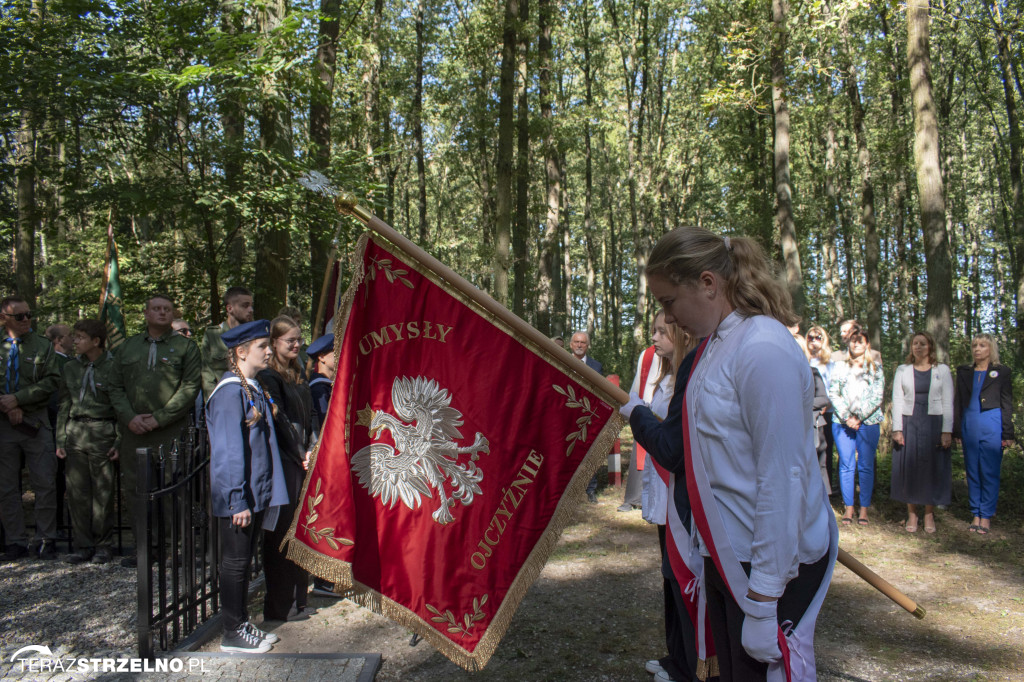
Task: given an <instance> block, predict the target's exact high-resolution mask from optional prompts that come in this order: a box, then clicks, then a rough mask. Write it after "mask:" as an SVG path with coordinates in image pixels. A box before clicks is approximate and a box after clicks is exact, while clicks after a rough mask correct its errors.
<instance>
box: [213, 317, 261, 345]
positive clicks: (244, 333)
mask: <svg viewBox="0 0 1024 682" xmlns="http://www.w3.org/2000/svg"><path fill="white" fill-rule="evenodd" d="M269 336H270V322H268V321H267V320H253V321H252V322H246V323H245V324H240V325H238V326H237V327H232V328H231V329H229V330H227V331H226V332H224V333H223V334H221V335H220V340H221V341H223V342H224V345H225V346H227V347H228V348H234V347H235V346H241V345H242V344H243V343H248V342H249V341H252V340H253V339H265V338H267V337H269Z"/></svg>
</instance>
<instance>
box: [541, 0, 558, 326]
mask: <svg viewBox="0 0 1024 682" xmlns="http://www.w3.org/2000/svg"><path fill="white" fill-rule="evenodd" d="M552 19H553V16H552V9H551V0H539V1H538V3H537V28H538V32H539V34H540V35H539V42H538V46H537V57H538V62H539V64H538V65H539V72H538V75H539V81H540V84H539V88H538V94H539V96H540V115H541V120H542V121H543V123H544V170H545V175H546V177H547V219H546V220H545V221H544V234H543V237H542V239H541V245H540V247H541V249H540V273H539V274H540V276H539V278H538V279H539V281H538V289H539V291H538V292H537V294H538V295H537V328H538V329H540V331H542V332H544V333H545V334H551V333H552V329H555V331H556V332H557V331H561V330H560V329H559V328H558V327H555V326H554V325H553V323H555V320H554V317H553V315H552V313H553V311H554V308H555V305H556V303H555V302H556V301H557V300H558V295H559V292H558V289H557V282H556V277H557V276H558V273H557V272H556V267H557V266H556V262H555V255H556V251H557V249H558V245H557V243H556V239H557V238H558V234H559V225H558V219H559V213H560V205H559V199H560V195H561V187H560V184H561V176H562V173H561V169H560V168H559V157H558V148H557V146H556V144H555V122H554V119H553V111H552V99H553V94H552V92H551V85H552V79H551V65H552V54H551V53H552V46H551V23H552Z"/></svg>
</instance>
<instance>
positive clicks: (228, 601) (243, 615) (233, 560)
mask: <svg viewBox="0 0 1024 682" xmlns="http://www.w3.org/2000/svg"><path fill="white" fill-rule="evenodd" d="M262 523H263V512H259V513H257V514H253V516H252V521H251V522H250V523H249V525H248V526H246V527H245V528H239V527H238V526H235V525H233V524H232V523H231V517H218V518H217V525H218V529H219V531H220V601H221V613H222V614H223V615H222V616H221V618H222V620H223V623H224V632H234V631H235V630H237V629H238V626H239V625H241V624H242V623H244V622H246V621H247V620H249V613H248V611H247V610H246V608H245V603H246V599H247V597H248V595H249V564H250V563H252V555H253V553H254V552H255V551H256V538H257V537H258V536H257V533H259V532H260V525H261V524H262Z"/></svg>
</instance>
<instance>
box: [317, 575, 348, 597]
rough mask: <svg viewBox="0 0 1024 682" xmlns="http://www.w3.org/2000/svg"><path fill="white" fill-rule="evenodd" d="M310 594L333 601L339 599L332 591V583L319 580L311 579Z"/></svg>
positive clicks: (338, 595)
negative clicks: (332, 599)
mask: <svg viewBox="0 0 1024 682" xmlns="http://www.w3.org/2000/svg"><path fill="white" fill-rule="evenodd" d="M310 593H312V594H315V595H318V596H320V597H333V598H334V599H340V598H341V595H340V594H338V593H337V592H335V591H334V583H332V582H328V581H326V580H323V579H321V578H313V589H312V590H310Z"/></svg>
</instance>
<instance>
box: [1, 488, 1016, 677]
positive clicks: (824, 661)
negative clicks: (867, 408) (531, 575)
mask: <svg viewBox="0 0 1024 682" xmlns="http://www.w3.org/2000/svg"><path fill="white" fill-rule="evenodd" d="M600 501H601V503H600V504H599V505H596V506H595V505H589V504H586V503H582V504H581V505H580V506H579V508H578V512H577V517H576V519H575V520H574V521H573V522H571V523H570V524H569V526H568V527H567V528H566V530H565V532H564V533H563V536H562V538H561V541H560V543H559V545H558V546H557V548H556V549H555V552H554V554H553V555H552V557H551V559H550V560H549V562H548V564H547V565H546V566H545V568H544V570H543V571H542V573H541V575H540V577H539V579H538V580H537V582H536V583H535V585H534V586H533V588H532V589H531V590H530V591H529V593H528V594H527V596H526V598H525V599H524V600H523V602H522V605H521V606H520V609H519V611H518V613H517V614H516V616H515V618H514V619H513V622H512V625H511V627H510V628H509V630H508V633H507V634H506V636H505V639H504V640H503V641H502V643H501V644H500V645H499V647H498V651H497V652H496V654H495V655H494V657H493V658H492V659H491V662H490V663H489V664H488V666H487V669H486V670H484V671H483V672H481V673H476V674H471V673H466V672H464V671H462V670H461V669H459V668H458V667H456V666H455V665H454V664H452V663H450V662H449V661H448V660H447V659H445V658H444V657H443V656H441V655H440V654H438V653H437V652H436V651H434V649H433V648H432V647H431V646H430V645H429V644H427V643H426V642H420V643H419V644H418V645H417V646H415V647H413V646H409V639H410V634H409V632H408V631H406V630H405V629H403V628H401V627H398V626H396V625H394V624H393V623H391V622H390V621H388V620H386V619H384V618H383V617H381V616H378V615H376V614H373V613H371V612H370V611H368V610H366V609H363V608H360V607H357V606H355V605H354V604H352V603H351V602H348V601H344V600H332V599H325V598H320V597H311V600H310V601H311V604H312V605H314V606H317V607H318V611H317V612H316V613H315V614H314V615H313V616H312V617H311V618H309V619H308V620H305V621H298V622H289V623H284V624H280V625H278V626H277V628H276V630H277V632H278V634H279V635H280V636H281V638H282V639H281V642H280V643H279V644H278V645H276V646H275V648H274V653H276V654H287V653H316V652H325V653H335V652H348V653H359V652H371V653H372V652H380V653H382V654H383V656H384V663H383V667H382V668H381V671H380V674H379V675H378V679H379V680H382V681H384V682H387V681H391V680H402V681H403V682H405V681H408V680H414V681H415V680H422V681H424V682H427V681H429V682H433V681H434V680H438V679H444V680H471V679H472V680H501V681H502V682H504V681H505V680H509V679H518V680H524V681H532V680H546V679H559V680H570V681H576V680H578V681H579V682H584V681H587V682H590V681H593V680H608V681H609V682H620V681H629V680H636V681H637V682H645V681H647V680H649V679H650V678H649V676H647V675H645V674H644V672H643V667H642V666H643V662H644V660H646V659H648V658H655V657H657V656H659V655H661V653H662V649H663V647H664V634H663V630H662V620H661V593H660V590H661V582H660V577H659V574H658V564H659V558H658V551H657V537H656V534H655V531H654V529H653V527H651V526H649V525H648V524H646V523H644V522H643V521H642V520H641V519H640V516H639V513H638V512H631V513H616V512H615V508H616V507H617V506H618V504H619V502H620V501H621V492H615V491H604V492H602V493H601V495H600ZM875 518H876V520H875V522H874V523H873V524H872V525H871V526H868V527H863V528H859V527H854V528H852V529H844V530H843V531H841V536H842V537H841V544H842V545H843V546H844V547H845V548H846V549H847V550H848V551H850V552H851V553H853V554H854V555H855V556H857V557H858V558H859V559H861V560H862V561H864V562H865V563H866V564H867V565H868V566H869V567H871V568H872V569H874V570H875V571H877V572H878V573H879V574H881V575H882V576H883V577H885V578H887V579H889V580H890V582H892V583H893V584H895V585H896V587H898V588H900V589H901V590H903V591H905V592H906V593H907V594H908V595H910V596H911V597H912V598H915V599H917V600H918V601H919V602H920V603H921V604H922V605H923V606H924V607H925V608H926V609H927V610H928V616H927V618H926V619H925V620H923V621H917V620H915V619H913V618H912V617H911V616H909V615H908V614H907V613H905V612H904V611H902V610H901V609H900V608H898V607H896V606H895V605H894V604H892V603H891V602H890V601H889V600H888V599H886V598H884V597H882V596H881V595H879V594H878V593H877V592H876V591H875V590H874V589H873V588H871V587H869V586H868V585H867V584H866V583H864V582H863V581H861V580H860V579H859V578H857V577H856V576H854V575H853V574H852V573H851V572H850V571H848V570H847V569H845V568H843V567H841V566H837V568H836V573H835V577H834V579H833V583H832V587H831V589H830V592H829V597H828V598H827V599H826V601H825V605H824V607H823V610H822V614H821V617H820V619H819V625H818V636H817V642H816V644H817V654H818V663H819V679H821V680H837V681H838V680H844V681H848V682H860V681H863V680H872V681H874V680H943V681H945V680H961V679H979V680H980V679H984V680H1024V645H1022V644H1021V643H1022V642H1024V573H1022V571H1021V565H1022V564H1021V559H1022V557H1024V539H1022V538H1024V528H1008V527H1001V528H1000V529H998V530H997V531H996V532H994V533H993V534H992V535H991V536H989V537H988V538H986V539H982V538H978V537H975V536H973V535H969V534H967V533H966V529H965V524H963V523H962V522H961V521H960V520H958V519H956V518H954V517H953V515H951V514H948V513H942V514H940V516H939V519H938V520H939V532H938V533H936V534H935V535H926V534H924V533H918V534H917V535H915V536H909V535H908V534H907V533H905V532H904V531H902V530H901V528H900V527H899V526H898V524H897V521H898V517H893V518H886V517H885V515H880V516H878V517H875ZM961 526H964V527H963V528H961ZM134 628H135V572H134V570H133V569H126V568H121V567H120V566H118V565H116V564H111V565H106V566H93V565H86V566H81V567H72V566H69V565H67V564H64V563H63V562H60V561H58V562H42V561H31V562H30V561H22V562H17V563H14V564H5V565H0V656H2V661H3V662H2V663H0V677H4V674H5V673H8V672H9V668H8V663H7V662H8V661H9V660H10V656H11V654H12V653H13V652H14V651H15V650H17V649H18V648H20V647H22V646H25V645H28V644H40V645H47V646H49V647H50V648H51V649H52V650H53V651H54V652H55V653H58V654H60V655H82V656H89V657H98V656H114V657H120V656H132V655H134V645H135V631H134ZM217 644H218V642H217V641H214V642H211V643H210V645H208V646H207V647H206V649H207V650H209V651H216V650H217V648H218V647H217ZM13 679H26V678H25V677H22V676H18V677H14V678H13ZM32 679H35V678H32ZM74 679H76V680H77V679H88V676H84V677H83V676H76V677H75V678H74Z"/></svg>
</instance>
